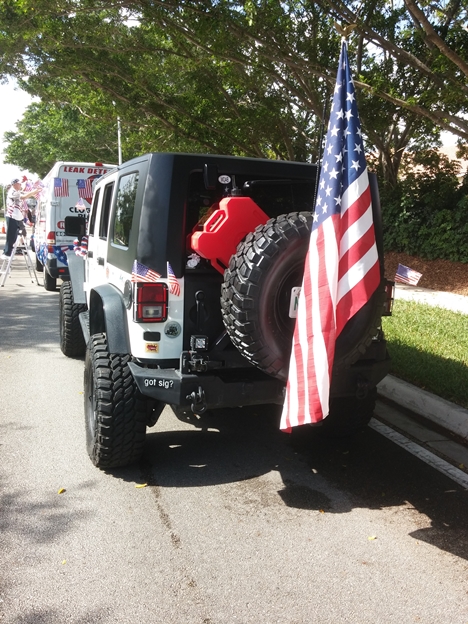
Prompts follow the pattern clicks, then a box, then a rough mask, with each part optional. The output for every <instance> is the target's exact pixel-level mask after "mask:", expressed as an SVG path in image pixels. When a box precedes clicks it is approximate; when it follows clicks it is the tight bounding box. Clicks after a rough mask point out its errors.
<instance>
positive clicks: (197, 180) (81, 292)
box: [60, 153, 389, 468]
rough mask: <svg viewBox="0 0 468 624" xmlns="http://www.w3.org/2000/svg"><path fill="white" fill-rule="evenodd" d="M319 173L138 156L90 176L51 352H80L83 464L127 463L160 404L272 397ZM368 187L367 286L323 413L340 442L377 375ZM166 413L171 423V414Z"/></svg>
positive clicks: (371, 400) (382, 356)
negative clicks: (78, 248)
mask: <svg viewBox="0 0 468 624" xmlns="http://www.w3.org/2000/svg"><path fill="white" fill-rule="evenodd" d="M317 174H318V169H317V167H316V166H314V165H308V164H302V163H293V162H283V161H270V160H260V159H249V158H237V157H228V156H212V155H199V154H170V153H152V154H147V155H144V156H141V157H139V158H135V159H133V160H131V161H129V162H126V163H124V164H123V165H121V166H119V167H118V168H117V169H116V170H114V171H112V172H111V173H109V174H108V175H106V176H103V177H102V178H101V179H99V181H98V183H97V185H96V188H95V192H94V196H93V203H92V207H91V212H90V218H89V223H88V228H87V232H86V233H85V232H84V230H83V221H84V220H83V219H77V218H75V217H68V218H67V219H66V224H65V228H66V231H67V233H69V234H71V235H75V236H77V235H79V236H84V235H85V234H87V237H88V243H87V244H88V250H87V254H84V257H80V256H78V255H75V254H74V253H73V252H69V253H68V262H69V270H70V281H66V282H64V283H63V284H62V286H61V290H60V344H61V349H62V351H63V353H64V354H65V355H67V356H70V357H78V356H82V355H83V354H84V352H85V351H86V359H85V375H84V385H85V388H84V396H85V419H86V437H87V448H88V453H89V455H90V457H91V460H92V461H93V463H94V464H95V465H96V466H99V467H101V468H110V467H116V466H123V465H126V464H129V463H131V462H134V461H136V460H137V459H138V458H139V457H140V456H141V454H142V452H143V448H144V444H145V432H146V427H147V426H151V425H153V424H155V422H156V420H157V418H158V417H159V415H160V413H161V412H162V410H163V408H164V406H165V405H166V404H169V405H173V406H177V407H178V408H179V410H180V411H181V410H183V409H189V410H192V411H193V412H194V413H198V414H200V413H203V412H204V411H205V410H207V409H216V408H220V407H236V406H241V405H242V406H245V405H255V404H277V405H281V404H282V403H283V400H284V389H285V382H286V379H287V373H288V364H289V356H290V350H291V342H292V334H293V330H294V323H295V319H294V314H293V313H292V310H293V308H294V306H293V305H292V304H291V302H292V300H293V298H294V293H295V292H296V287H298V286H300V285H301V283H302V273H303V266H304V260H305V255H306V252H307V248H308V243H309V237H310V228H311V222H312V212H311V211H312V203H313V197H314V188H315V184H316V176H317ZM370 178H371V191H372V196H373V206H374V208H373V209H374V223H375V229H376V236H377V246H378V249H379V255H380V258H381V276H382V283H381V287H380V288H379V289H378V290H377V291H376V292H375V293H374V295H373V296H372V298H371V300H370V301H369V302H368V304H366V305H365V306H364V307H363V308H362V309H361V310H360V311H359V312H358V313H357V314H356V315H355V316H354V317H353V318H352V319H351V320H350V321H349V322H348V325H347V326H346V327H345V329H344V330H343V331H342V333H341V334H340V336H339V338H338V341H337V345H336V354H335V363H334V372H333V379H332V385H331V403H330V415H329V416H328V418H326V419H325V420H324V421H323V424H322V425H321V427H322V430H325V431H328V432H329V433H332V434H337V435H343V434H348V433H352V432H353V431H355V430H357V429H359V428H361V427H362V426H363V425H365V424H367V422H368V421H369V419H370V418H371V416H372V412H373V408H374V404H375V396H376V390H375V387H376V384H377V383H378V382H379V381H380V380H381V379H382V378H383V377H384V376H385V375H386V374H387V372H388V370H389V357H388V353H387V349H386V343H385V340H384V337H383V333H382V331H381V329H380V324H381V317H382V315H383V314H384V304H385V299H386V280H385V279H384V276H383V252H382V235H381V227H380V223H381V219H380V205H379V198H378V190H377V183H376V180H375V178H374V177H373V176H370ZM175 411H176V412H177V410H175Z"/></svg>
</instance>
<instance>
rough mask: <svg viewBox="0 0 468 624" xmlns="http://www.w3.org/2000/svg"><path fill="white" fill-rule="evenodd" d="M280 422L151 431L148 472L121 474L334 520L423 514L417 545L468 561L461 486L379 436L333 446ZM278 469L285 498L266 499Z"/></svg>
mask: <svg viewBox="0 0 468 624" xmlns="http://www.w3.org/2000/svg"><path fill="white" fill-rule="evenodd" d="M279 417H280V409H279V408H277V407H276V406H258V407H251V408H243V409H237V410H219V411H218V412H217V413H215V414H211V415H210V414H208V415H205V416H204V417H203V418H200V419H199V420H198V423H197V427H196V428H194V429H193V430H183V431H180V430H174V431H167V430H161V431H156V432H154V433H149V435H148V436H147V445H146V451H145V455H144V458H143V460H142V462H141V463H140V465H139V467H138V474H137V468H128V469H120V470H115V471H113V474H114V476H115V477H117V478H121V479H124V480H130V481H135V480H138V479H140V480H143V481H144V482H146V483H148V485H150V486H151V485H152V486H155V487H158V488H183V487H191V488H194V487H206V486H212V485H218V484H224V483H242V484H243V485H244V486H245V487H247V488H248V487H250V488H251V495H252V496H253V497H255V496H257V499H258V501H259V503H260V504H262V505H269V504H275V505H277V504H282V505H286V506H288V507H292V508H296V509H303V510H321V511H324V512H327V513H349V512H351V511H352V510H353V509H355V508H367V509H375V510H379V509H385V508H398V507H401V508H402V511H403V510H405V511H407V512H408V510H409V512H408V513H411V511H413V510H414V511H415V512H417V513H418V514H420V515H419V516H418V517H419V518H420V520H419V521H420V523H421V528H420V529H417V530H416V531H414V532H413V533H411V535H412V536H413V537H414V538H415V539H417V540H421V541H425V542H427V543H429V544H432V545H433V546H435V547H437V548H440V549H442V550H446V551H448V552H450V553H452V554H454V555H456V556H458V557H461V558H464V559H468V527H467V525H466V517H467V515H468V493H467V492H466V491H465V490H463V489H462V488H461V487H460V486H458V485H457V484H456V483H454V482H453V481H451V480H450V479H448V478H447V477H445V476H444V475H442V474H440V473H439V472H437V471H436V470H435V469H432V468H430V467H428V466H427V465H426V464H424V463H423V462H421V461H420V460H418V459H417V458H415V457H413V456H412V455H410V454H408V453H407V452H406V451H404V450H403V449H401V448H399V447H397V446H395V445H394V444H393V443H392V442H390V441H389V440H387V439H386V438H383V437H382V436H380V435H379V434H378V433H377V432H375V431H373V430H372V429H370V428H367V429H366V430H365V431H363V432H362V433H360V434H358V435H356V436H354V437H353V438H351V439H342V440H329V439H325V438H322V437H321V436H320V435H317V431H314V430H313V429H312V428H310V427H305V428H302V429H299V430H295V431H293V433H292V434H291V435H288V434H285V433H282V432H280V431H279V430H278V423H279ZM166 424H167V423H166ZM157 427H158V425H157ZM166 429H167V427H166ZM150 431H152V430H150ZM272 471H278V472H279V475H280V476H281V481H282V483H283V487H282V488H281V489H279V490H277V491H276V493H275V492H273V494H275V496H276V498H272V492H271V491H270V492H269V495H268V496H261V497H260V498H258V491H259V483H258V478H259V477H261V476H262V475H266V474H267V473H270V472H272ZM268 486H270V484H268ZM262 487H265V486H262ZM270 489H271V487H270ZM416 515H417V514H416ZM424 516H426V517H424ZM428 523H430V526H429V527H428V526H427V524H428Z"/></svg>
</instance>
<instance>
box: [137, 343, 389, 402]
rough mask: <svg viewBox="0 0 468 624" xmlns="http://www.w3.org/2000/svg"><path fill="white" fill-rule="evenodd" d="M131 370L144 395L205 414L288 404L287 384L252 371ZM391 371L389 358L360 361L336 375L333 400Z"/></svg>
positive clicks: (367, 386) (353, 393)
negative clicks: (230, 409)
mask: <svg viewBox="0 0 468 624" xmlns="http://www.w3.org/2000/svg"><path fill="white" fill-rule="evenodd" d="M128 366H129V368H130V371H131V373H132V375H133V377H134V379H135V382H136V384H137V386H138V389H139V391H140V392H141V393H142V394H143V395H145V396H148V397H151V398H153V399H156V400H158V401H162V402H163V403H168V404H169V405H178V406H191V405H193V404H195V407H196V406H197V405H199V407H200V408H201V409H200V411H204V409H216V408H221V407H240V406H245V405H264V404H268V403H274V404H277V405H282V404H283V402H284V389H285V384H284V383H283V382H281V381H279V380H278V379H274V378H273V377H269V376H268V375H265V374H263V373H261V372H260V371H254V370H252V369H247V370H242V369H241V370H239V369H237V370H235V371H234V370H231V371H225V372H224V373H220V374H216V373H201V374H187V373H182V372H181V371H180V370H178V369H175V368H166V369H162V368H145V367H143V366H140V365H139V364H137V363H135V362H129V364H128ZM389 370H390V358H389V356H388V354H386V356H385V358H384V359H382V360H380V361H375V360H360V361H358V362H356V363H355V364H353V366H351V367H350V368H349V369H347V370H345V371H343V370H341V371H339V372H338V373H336V374H334V375H333V378H332V386H331V393H330V394H331V397H339V396H341V397H343V396H356V395H357V394H358V392H363V391H364V392H365V391H366V389H370V388H374V387H375V386H376V385H377V384H378V383H379V381H381V380H382V379H383V378H384V377H385V376H386V375H387V374H388V372H389ZM192 409H193V408H192ZM194 411H196V410H194Z"/></svg>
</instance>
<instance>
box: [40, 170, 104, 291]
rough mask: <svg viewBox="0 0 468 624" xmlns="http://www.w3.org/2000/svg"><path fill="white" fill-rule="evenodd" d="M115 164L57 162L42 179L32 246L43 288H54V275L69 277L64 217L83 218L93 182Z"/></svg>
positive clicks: (69, 240)
mask: <svg viewBox="0 0 468 624" xmlns="http://www.w3.org/2000/svg"><path fill="white" fill-rule="evenodd" d="M115 166H116V165H107V164H103V163H99V162H97V163H83V162H62V161H60V162H57V163H55V165H54V166H53V167H52V169H51V170H50V171H49V173H48V174H47V175H46V177H45V178H44V179H43V180H42V184H43V188H42V192H41V195H40V197H39V202H38V206H37V209H36V225H35V231H34V248H35V252H36V269H37V270H38V271H41V272H42V271H43V272H44V288H45V289H46V290H55V288H56V285H57V278H58V277H60V278H61V279H62V280H67V279H69V272H68V263H67V257H66V255H65V252H66V251H67V250H69V249H73V238H72V237H70V236H65V217H67V216H71V215H73V216H82V217H83V219H87V217H88V215H89V211H90V208H91V202H92V198H93V188H94V183H95V182H96V180H97V179H98V178H100V177H101V176H102V175H104V174H106V173H108V172H109V171H111V170H112V169H114V168H115Z"/></svg>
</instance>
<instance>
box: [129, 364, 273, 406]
mask: <svg viewBox="0 0 468 624" xmlns="http://www.w3.org/2000/svg"><path fill="white" fill-rule="evenodd" d="M128 367H129V368H130V371H131V373H132V375H133V377H134V379H135V382H136V384H137V386H138V389H139V391H140V392H141V393H142V394H144V395H145V396H148V397H151V398H153V399H157V400H158V401H162V402H163V403H168V404H169V405H180V406H190V405H191V404H192V403H193V398H192V394H193V393H195V396H200V397H201V396H203V399H204V409H215V408H220V407H239V406H243V405H263V404H266V403H276V404H278V405H282V404H283V401H284V395H283V391H284V384H283V383H282V382H281V381H278V380H277V379H274V378H273V377H270V378H269V377H267V376H266V375H264V376H262V378H260V379H255V380H249V379H248V376H249V375H248V374H245V376H244V377H245V378H239V375H236V377H234V378H233V377H231V378H229V377H228V376H223V375H216V374H210V373H203V374H199V375H192V374H183V373H181V372H180V371H179V370H177V369H174V368H166V369H160V368H157V369H155V368H143V367H142V366H139V365H138V364H135V363H134V362H129V364H128ZM249 373H250V377H252V371H249ZM200 389H201V391H202V393H201V394H200Z"/></svg>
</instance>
